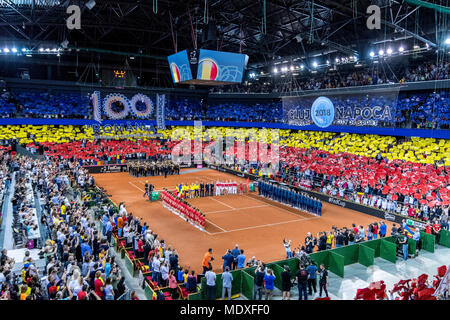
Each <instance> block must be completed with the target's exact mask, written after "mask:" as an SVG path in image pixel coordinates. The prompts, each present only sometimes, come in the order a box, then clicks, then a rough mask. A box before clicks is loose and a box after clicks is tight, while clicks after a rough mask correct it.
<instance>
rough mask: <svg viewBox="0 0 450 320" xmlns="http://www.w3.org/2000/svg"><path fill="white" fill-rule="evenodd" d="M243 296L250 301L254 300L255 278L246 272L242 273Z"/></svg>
mask: <svg viewBox="0 0 450 320" xmlns="http://www.w3.org/2000/svg"><path fill="white" fill-rule="evenodd" d="M241 276H242V295H243V296H244V297H246V298H247V299H248V300H253V291H254V290H255V289H254V286H255V278H253V277H252V276H251V275H249V274H248V273H246V272H242V275H241Z"/></svg>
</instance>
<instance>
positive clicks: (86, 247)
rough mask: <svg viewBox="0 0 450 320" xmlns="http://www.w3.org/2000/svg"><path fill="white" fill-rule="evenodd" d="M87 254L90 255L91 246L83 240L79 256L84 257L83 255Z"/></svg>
mask: <svg viewBox="0 0 450 320" xmlns="http://www.w3.org/2000/svg"><path fill="white" fill-rule="evenodd" d="M86 252H87V253H88V254H89V255H90V256H91V255H92V249H91V246H90V245H89V244H88V243H87V242H86V241H84V240H83V242H82V243H81V256H82V257H85V253H86Z"/></svg>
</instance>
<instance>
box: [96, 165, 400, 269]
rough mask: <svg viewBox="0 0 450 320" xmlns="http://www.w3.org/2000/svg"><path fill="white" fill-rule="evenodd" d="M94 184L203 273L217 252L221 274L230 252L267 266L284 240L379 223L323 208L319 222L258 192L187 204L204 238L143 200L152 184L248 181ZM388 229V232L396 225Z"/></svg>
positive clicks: (118, 176)
mask: <svg viewBox="0 0 450 320" xmlns="http://www.w3.org/2000/svg"><path fill="white" fill-rule="evenodd" d="M94 177H95V180H96V184H97V185H98V186H100V187H102V188H104V189H105V190H106V191H107V193H108V194H109V195H111V199H112V200H113V201H114V202H115V203H116V204H119V202H121V201H124V202H125V205H126V207H127V211H128V212H132V213H133V215H134V216H138V217H140V218H142V220H143V221H144V222H147V224H148V225H149V226H150V229H151V230H153V232H155V233H157V234H158V235H159V238H160V239H164V240H165V242H166V244H168V245H170V246H172V248H175V249H176V250H177V251H178V254H179V260H180V265H181V266H182V267H187V266H190V267H191V269H194V270H196V271H201V263H202V258H203V255H204V254H205V252H206V251H207V250H208V248H213V256H214V257H215V261H213V267H214V270H216V271H221V268H222V262H223V260H222V259H221V257H222V256H223V255H224V254H225V251H226V249H228V248H230V249H232V248H234V246H235V245H236V244H239V247H240V248H241V249H244V250H245V252H244V254H245V255H246V256H247V259H249V258H251V257H252V256H255V257H256V258H257V259H262V260H264V261H267V262H271V261H276V260H282V259H284V258H285V252H284V248H283V244H282V240H283V238H287V239H291V240H292V241H293V243H292V247H293V248H295V247H298V245H299V244H300V245H301V244H303V243H304V239H305V236H306V233H307V232H312V233H313V234H316V233H317V232H319V231H329V230H331V228H332V226H336V227H344V226H347V227H350V226H351V224H352V223H355V224H356V225H360V224H362V225H363V226H364V228H366V227H367V225H368V224H369V223H372V222H375V221H379V220H380V219H378V218H376V217H372V216H369V215H366V214H363V213H359V212H357V211H353V210H349V209H345V208H342V207H339V206H335V205H331V204H328V203H323V210H322V211H323V212H322V216H321V217H316V216H314V215H311V214H309V213H305V212H301V211H299V210H296V209H293V208H289V207H286V206H284V205H280V204H278V203H276V202H273V201H269V200H266V199H263V198H261V197H258V195H257V192H253V193H250V194H243V195H239V194H238V195H224V196H215V197H205V198H195V199H189V200H188V201H189V202H190V203H191V204H192V205H193V206H195V207H197V208H199V209H200V210H201V211H202V212H203V213H204V214H205V215H206V220H207V221H206V232H203V231H200V230H199V229H197V228H195V227H193V226H192V225H191V224H189V223H187V222H186V221H184V220H182V219H181V218H179V217H178V216H176V215H175V214H173V213H172V212H170V211H169V210H167V209H165V208H164V207H163V206H162V202H161V201H156V202H149V201H147V200H146V199H145V198H144V197H143V194H144V184H145V181H146V180H148V182H149V183H152V184H153V185H154V186H155V189H156V190H161V189H162V188H163V187H164V188H167V189H169V190H172V189H173V190H175V186H176V185H177V184H179V183H192V182H198V183H200V181H204V182H214V183H215V182H216V181H217V180H220V181H226V180H234V181H237V182H238V183H240V182H241V181H242V182H245V181H246V180H244V179H242V178H239V177H236V176H234V175H230V174H227V173H223V172H219V171H216V170H212V169H200V170H199V169H184V170H182V172H181V174H180V175H176V176H168V177H167V178H164V177H141V178H135V177H132V176H131V175H129V174H128V173H126V172H118V173H103V174H95V175H94ZM385 222H386V223H388V226H389V227H390V226H391V225H392V224H391V223H389V222H387V221H385Z"/></svg>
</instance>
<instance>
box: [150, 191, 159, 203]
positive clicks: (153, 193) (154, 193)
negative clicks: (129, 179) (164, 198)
mask: <svg viewBox="0 0 450 320" xmlns="http://www.w3.org/2000/svg"><path fill="white" fill-rule="evenodd" d="M151 199H152V201H156V200H159V192H158V191H153V192H152V197H151Z"/></svg>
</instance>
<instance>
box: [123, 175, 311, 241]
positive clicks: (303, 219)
mask: <svg viewBox="0 0 450 320" xmlns="http://www.w3.org/2000/svg"><path fill="white" fill-rule="evenodd" d="M210 180H212V179H210ZM128 183H129V184H131V185H133V186H134V187H135V188H137V189H139V190H141V191H142V192H145V190H142V189H141V188H139V187H138V186H137V185H135V184H134V183H133V182H131V181H129V182H128ZM241 196H244V197H247V198H250V199H253V200H256V201H258V202H261V203H264V206H258V207H266V206H270V207H274V208H276V209H279V210H283V211H286V212H287V213H289V214H291V215H294V216H296V217H298V215H297V214H295V213H292V212H290V211H288V210H286V209H283V208H280V207H277V206H274V205H272V204H270V203H266V202H264V201H262V200H259V199H255V198H252V197H249V196H247V195H245V194H242V195H241ZM210 198H211V199H212V200H215V201H217V202H219V203H221V204H223V205H225V206H227V207H229V208H231V209H232V210H226V211H225V210H223V212H229V211H237V210H245V209H251V207H247V208H233V207H231V206H229V205H227V204H226V203H223V202H222V201H219V200H217V199H214V197H210ZM161 206H162V204H161ZM220 211H222V210H220ZM301 212H303V211H301ZM205 213H208V212H205ZM209 213H214V212H209ZM308 214H309V213H308ZM180 218H181V217H180ZM318 218H320V217H317V216H315V217H311V218H302V219H296V220H290V221H283V222H276V223H270V224H265V225H259V226H251V227H246V228H239V229H233V230H225V229H223V228H221V227H219V226H218V225H217V224H215V223H213V222H211V221H210V220H208V219H205V221H208V222H209V223H210V224H212V225H213V226H215V227H217V228H218V229H220V230H222V232H215V233H210V232H208V231H206V230H205V232H206V233H207V234H209V235H211V236H214V235H218V234H223V233H230V232H236V231H244V230H250V229H257V228H264V227H271V226H276V225H280V224H287V223H295V222H299V221H305V220H313V219H318Z"/></svg>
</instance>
